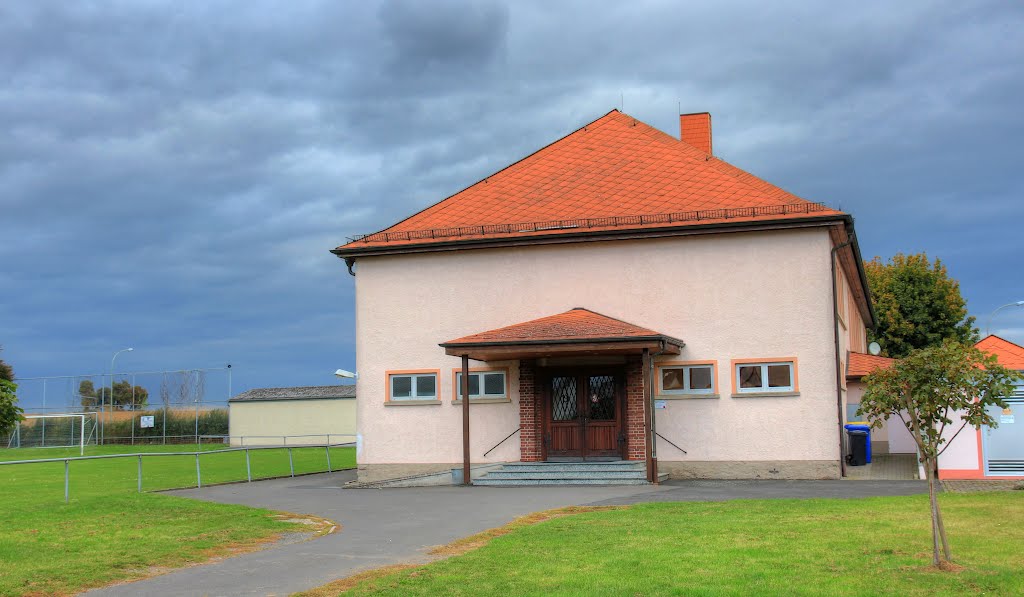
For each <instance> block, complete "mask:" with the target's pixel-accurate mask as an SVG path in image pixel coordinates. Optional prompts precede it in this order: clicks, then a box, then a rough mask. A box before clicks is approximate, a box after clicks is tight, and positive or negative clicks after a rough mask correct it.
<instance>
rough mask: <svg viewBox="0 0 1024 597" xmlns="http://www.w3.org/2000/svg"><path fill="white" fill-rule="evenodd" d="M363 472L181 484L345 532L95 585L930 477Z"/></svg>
mask: <svg viewBox="0 0 1024 597" xmlns="http://www.w3.org/2000/svg"><path fill="white" fill-rule="evenodd" d="M352 478H353V472H351V471H345V472H341V473H333V474H321V475H311V476H306V477H299V478H295V479H278V480H273V481H259V482H255V483H249V484H238V485H223V486H219V487H209V488H204V489H190V490H182V491H176V492H172V493H173V494H174V495H179V496H184V497H192V498H199V499H204V500H211V501H215V502H225V503H232V504H244V505H248V506H257V507H263V508H270V509H273V510H284V511H288V512H294V513H297V514H314V515H316V516H322V517H324V518H329V519H331V520H334V521H336V522H338V523H339V524H341V525H342V528H341V530H340V531H339V532H337V533H334V534H332V535H327V536H324V537H321V538H319V539H314V540H311V541H305V542H301V543H291V544H283V545H279V546H274V547H272V548H270V549H266V550H263V551H258V552H254V553H249V554H244V555H241V556H237V557H233V558H229V559H225V560H222V561H219V562H215V563H212V564H207V565H203V566H194V567H191V568H185V569H182V570H178V571H176V572H171V573H168V574H165V575H162V576H157V577H154V578H150V579H147V580H141V581H137V582H133V583H128V584H124V585H118V586H114V587H109V588H106V589H98V590H95V591H90V592H89V593H87V595H104V596H115V595H143V596H145V595H176V596H187V595H195V596H206V595H209V596H218V595H288V594H290V593H292V592H295V591H302V590H305V589H310V588H313V587H317V586H320V585H323V584H326V583H328V582H330V581H332V580H335V579H338V578H343V577H345V576H349V575H351V574H354V573H356V572H359V571H361V570H365V569H369V568H376V567H379V566H386V565H388V564H395V563H407V562H425V561H429V560H430V556H428V555H427V553H426V552H427V551H429V548H430V547H432V546H435V545H442V544H445V543H448V542H451V541H453V540H455V539H458V538H460V537H465V536H467V535H472V534H474V533H478V532H480V531H483V530H486V529H489V528H493V527H496V526H500V525H503V524H505V523H507V522H510V521H511V520H513V519H514V518H516V517H518V516H522V515H524V514H528V513H530V512H536V511H538V510H547V509H550V508H558V507H562V506H571V505H584V504H632V503H638V502H651V501H684V500H690V501H692V500H728V499H737V498H812V497H862V496H873V495H909V494H916V493H923V492H926V491H927V486H926V485H925V484H924V483H923V482H872V481H861V482H851V481H674V482H669V483H666V484H663V485H661V486H625V487H600V486H598V487H509V488H498V487H466V488H464V487H421V488H396V489H342V487H341V486H342V485H343V484H344V483H345V482H346V481H349V480H351V479H352Z"/></svg>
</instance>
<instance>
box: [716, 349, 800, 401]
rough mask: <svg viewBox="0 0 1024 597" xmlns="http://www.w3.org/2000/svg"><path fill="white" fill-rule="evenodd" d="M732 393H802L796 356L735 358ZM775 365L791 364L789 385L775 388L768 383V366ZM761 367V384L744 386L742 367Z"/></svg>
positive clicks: (738, 394) (747, 394) (734, 394)
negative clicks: (749, 386) (741, 374)
mask: <svg viewBox="0 0 1024 597" xmlns="http://www.w3.org/2000/svg"><path fill="white" fill-rule="evenodd" d="M731 364H732V394H733V396H740V397H742V396H772V395H779V396H786V395H788V396H795V395H798V394H799V393H800V382H799V379H800V378H799V368H798V365H797V358H796V357H777V358H765V359H734V360H733V361H732V363H731ZM773 365H788V366H789V385H788V386H785V387H777V388H773V387H771V386H769V385H768V367H769V366H773ZM756 366H760V367H761V385H760V386H759V387H756V388H744V387H742V386H741V382H740V367H756Z"/></svg>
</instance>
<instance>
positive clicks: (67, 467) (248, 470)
mask: <svg viewBox="0 0 1024 597" xmlns="http://www.w3.org/2000/svg"><path fill="white" fill-rule="evenodd" d="M339 435H340V434H339ZM355 445H356V444H355V443H354V442H346V443H341V444H329V443H328V444H314V445H308V444H303V445H297V446H247V447H244V448H224V449H221V450H205V451H196V452H142V453H135V454H104V455H101V456H69V457H66V458H39V459H35V460H5V461H0V466H10V465H16V464H41V463H45V462H63V463H64V503H65V504H66V503H68V501H69V500H70V479H71V462H72V461H79V460H107V459H111V458H136V459H138V469H137V471H138V472H137V491H138V493H142V459H143V457H146V458H150V457H162V456H194V457H195V459H196V487H200V488H201V487H202V486H203V474H202V469H201V467H200V459H199V457H200V456H209V455H211V454H226V453H229V452H245V476H246V481H247V482H249V483H251V482H252V464H251V462H250V460H249V453H250V452H253V451H260V450H281V449H285V450H288V469H289V476H290V477H294V476H295V461H294V459H293V458H292V450H300V449H301V450H306V449H321V448H322V449H323V450H324V453H325V455H326V456H327V472H329V473H333V472H334V469H333V468H332V467H331V448H349V447H354V446H355ZM339 470H345V469H339ZM267 478H272V477H267Z"/></svg>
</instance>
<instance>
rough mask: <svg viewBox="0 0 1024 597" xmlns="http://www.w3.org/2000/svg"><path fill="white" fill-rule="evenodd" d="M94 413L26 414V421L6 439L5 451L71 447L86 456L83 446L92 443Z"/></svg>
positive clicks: (94, 426) (94, 422) (94, 423)
mask: <svg viewBox="0 0 1024 597" xmlns="http://www.w3.org/2000/svg"><path fill="white" fill-rule="evenodd" d="M95 430H96V413H59V414H52V415H25V420H24V421H21V422H20V423H18V426H17V428H16V429H15V430H14V432H13V433H11V436H10V438H8V440H7V447H8V448H71V447H74V446H78V451H79V453H80V454H82V455H85V444H87V443H92V441H94V440H93V437H94V434H95Z"/></svg>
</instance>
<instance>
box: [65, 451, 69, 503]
mask: <svg viewBox="0 0 1024 597" xmlns="http://www.w3.org/2000/svg"><path fill="white" fill-rule="evenodd" d="M70 464H71V461H70V460H67V459H65V460H64V503H65V504H66V503H68V472H69V471H68V466H69V465H70Z"/></svg>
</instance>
